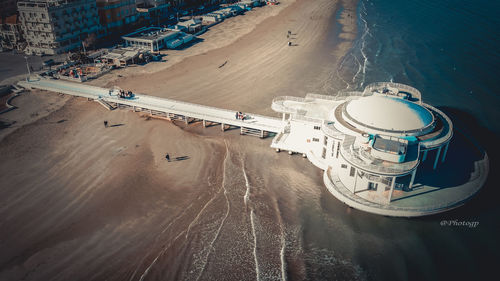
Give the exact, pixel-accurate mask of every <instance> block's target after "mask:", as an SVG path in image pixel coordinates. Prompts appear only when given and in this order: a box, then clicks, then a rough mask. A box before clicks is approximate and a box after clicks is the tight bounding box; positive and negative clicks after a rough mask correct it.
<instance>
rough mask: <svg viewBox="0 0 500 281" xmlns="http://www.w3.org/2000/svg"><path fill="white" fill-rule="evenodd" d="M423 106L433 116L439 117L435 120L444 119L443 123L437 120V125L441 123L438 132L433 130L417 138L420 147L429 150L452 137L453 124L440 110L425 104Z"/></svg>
mask: <svg viewBox="0 0 500 281" xmlns="http://www.w3.org/2000/svg"><path fill="white" fill-rule="evenodd" d="M425 106H426V107H428V108H429V109H431V110H432V111H433V113H434V114H438V115H439V117H437V119H439V118H443V119H444V122H443V121H442V120H439V123H441V124H440V125H441V126H440V127H441V128H440V130H435V131H433V132H430V133H429V134H427V135H423V136H419V139H420V140H421V144H422V146H423V147H425V148H427V149H430V148H435V147H438V146H441V145H443V144H444V143H446V142H448V141H449V140H450V139H451V138H452V137H453V123H452V122H451V120H450V118H449V117H448V116H446V114H444V113H443V112H442V111H441V110H439V109H437V108H435V107H434V106H432V105H429V104H425Z"/></svg>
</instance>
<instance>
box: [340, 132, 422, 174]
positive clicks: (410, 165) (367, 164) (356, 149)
mask: <svg viewBox="0 0 500 281" xmlns="http://www.w3.org/2000/svg"><path fill="white" fill-rule="evenodd" d="M355 140H356V138H355V137H353V136H348V135H346V136H345V138H344V141H343V142H342V145H341V146H340V154H341V155H342V157H343V158H344V159H345V160H346V161H347V162H349V163H350V164H351V165H352V166H354V167H357V168H359V169H362V170H365V171H367V172H370V173H374V174H379V175H389V176H395V175H405V174H409V173H410V172H411V171H413V169H415V168H416V167H417V166H418V163H419V160H418V157H417V158H416V159H415V160H412V161H407V162H403V163H393V162H389V161H384V160H382V159H378V158H374V157H373V156H371V154H370V151H369V150H367V149H365V148H364V147H361V146H359V145H357V144H355ZM417 155H418V153H417Z"/></svg>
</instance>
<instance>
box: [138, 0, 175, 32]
mask: <svg viewBox="0 0 500 281" xmlns="http://www.w3.org/2000/svg"><path fill="white" fill-rule="evenodd" d="M136 5H137V13H138V17H139V19H140V21H141V22H143V23H147V24H149V25H151V24H153V25H157V26H160V24H161V23H162V22H164V21H165V20H166V19H168V16H169V8H170V6H171V3H170V2H169V1H167V0H137V2H136Z"/></svg>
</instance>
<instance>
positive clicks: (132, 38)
mask: <svg viewBox="0 0 500 281" xmlns="http://www.w3.org/2000/svg"><path fill="white" fill-rule="evenodd" d="M194 38H195V37H194V36H193V35H191V34H186V33H184V32H182V31H180V30H176V29H169V28H159V27H143V28H140V29H138V30H136V31H134V32H132V33H130V34H127V35H125V36H122V39H123V40H124V41H125V46H132V47H138V48H142V49H145V50H150V51H151V52H155V51H159V50H161V49H164V48H168V49H175V48H177V47H179V46H181V45H183V44H185V43H188V42H190V41H191V40H193V39H194Z"/></svg>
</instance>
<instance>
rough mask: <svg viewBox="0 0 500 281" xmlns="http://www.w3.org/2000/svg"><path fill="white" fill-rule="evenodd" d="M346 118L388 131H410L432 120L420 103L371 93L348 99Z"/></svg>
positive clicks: (422, 126)
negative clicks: (371, 94)
mask: <svg viewBox="0 0 500 281" xmlns="http://www.w3.org/2000/svg"><path fill="white" fill-rule="evenodd" d="M346 113H347V114H348V116H347V119H350V120H351V121H354V122H355V123H357V124H360V125H362V126H366V127H371V128H374V129H381V130H389V131H410V130H418V129H422V128H425V127H427V126H428V125H430V124H431V123H432V122H433V116H432V114H431V112H430V111H429V110H428V109H426V108H425V107H423V106H422V105H419V104H416V103H413V102H410V101H408V100H405V99H402V98H396V97H389V96H379V95H373V96H368V97H362V98H359V99H356V100H352V101H350V102H349V103H348V104H347V105H346Z"/></svg>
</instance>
